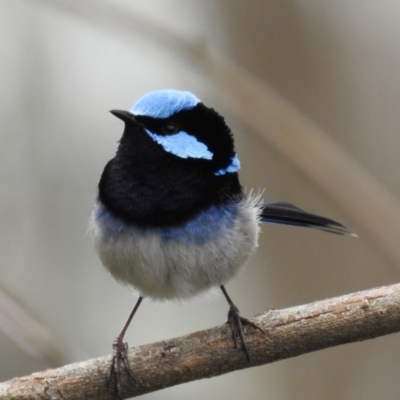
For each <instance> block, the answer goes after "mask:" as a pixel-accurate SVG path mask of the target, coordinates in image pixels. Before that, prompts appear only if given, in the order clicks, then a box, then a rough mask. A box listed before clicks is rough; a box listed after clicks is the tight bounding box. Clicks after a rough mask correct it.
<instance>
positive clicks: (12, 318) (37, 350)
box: [0, 286, 71, 367]
mask: <svg viewBox="0 0 400 400" xmlns="http://www.w3.org/2000/svg"><path fill="white" fill-rule="evenodd" d="M0 332H1V333H3V334H5V335H6V336H8V338H9V339H10V340H12V341H13V342H14V343H15V344H16V345H17V346H18V347H19V348H20V349H21V350H22V351H24V352H25V353H27V354H29V355H30V356H32V357H34V358H35V359H37V360H41V361H43V362H45V363H46V364H45V365H46V366H51V367H58V366H60V365H63V364H65V363H66V362H68V361H70V360H71V357H69V356H68V353H67V349H66V348H65V345H64V344H63V345H61V343H60V338H59V337H57V335H56V334H55V333H54V332H52V331H51V330H50V329H49V328H48V327H47V326H46V325H45V324H43V323H42V322H41V321H40V320H39V319H38V318H37V317H36V316H35V315H34V314H33V313H32V312H31V311H30V310H28V308H27V307H25V306H24V305H23V304H21V303H19V302H18V301H17V300H16V298H15V297H14V296H12V294H10V293H9V292H8V291H6V290H5V289H4V288H3V287H1V286H0ZM68 350H70V349H68Z"/></svg>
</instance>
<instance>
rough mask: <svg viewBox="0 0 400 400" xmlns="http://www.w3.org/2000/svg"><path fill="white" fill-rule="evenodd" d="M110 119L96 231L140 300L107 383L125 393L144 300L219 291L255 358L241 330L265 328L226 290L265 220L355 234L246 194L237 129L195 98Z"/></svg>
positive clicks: (162, 97)
mask: <svg viewBox="0 0 400 400" xmlns="http://www.w3.org/2000/svg"><path fill="white" fill-rule="evenodd" d="M111 113H112V114H113V115H115V116H116V117H117V118H119V119H121V120H122V121H123V122H124V123H125V130H124V133H123V135H122V138H121V140H120V143H119V146H118V150H117V153H116V155H115V157H114V158H113V159H112V160H111V161H109V162H108V164H107V165H106V167H105V169H104V171H103V174H102V176H101V180H100V183H99V192H98V198H97V201H96V204H95V208H94V211H93V215H92V220H91V227H92V233H93V238H94V243H95V247H96V249H97V252H98V254H99V256H100V259H101V261H102V262H103V264H104V265H105V267H106V268H107V269H108V271H109V272H110V273H111V275H112V276H113V277H114V278H116V279H117V280H118V281H121V282H122V283H125V284H129V285H131V286H133V287H134V288H135V289H136V290H137V291H138V293H139V296H140V297H139V299H138V301H137V303H136V305H135V307H134V309H133V310H132V313H131V315H130V316H129V318H128V321H127V322H126V324H125V326H124V328H123V330H122V331H121V333H120V334H119V335H118V336H117V338H116V340H115V341H114V343H113V360H112V365H111V370H110V377H111V378H115V379H116V381H117V382H116V385H117V390H118V393H119V391H120V387H119V379H118V377H119V375H120V373H121V369H120V366H121V365H120V364H121V363H124V364H125V367H126V368H127V370H128V372H129V373H130V369H129V365H128V363H127V359H126V357H125V351H126V349H125V344H124V343H123V337H124V334H125V332H126V329H127V328H128V325H129V323H130V321H131V319H132V317H133V315H134V314H135V312H136V310H137V309H138V307H139V305H140V303H141V301H142V299H143V298H144V297H147V298H151V299H157V300H169V299H187V298H190V297H192V296H195V295H197V294H199V293H202V292H205V291H207V290H209V289H212V288H214V287H218V286H219V287H220V288H221V289H222V292H223V294H224V296H225V298H226V300H227V301H228V303H229V307H230V309H229V313H228V322H229V324H230V327H231V329H232V335H233V338H234V340H235V343H236V341H237V340H238V339H240V341H241V343H242V345H243V349H244V351H245V354H246V356H247V358H248V359H249V349H248V348H247V346H246V342H245V337H244V333H243V329H242V325H245V324H247V325H251V326H252V327H254V328H258V327H257V326H256V325H255V324H253V323H251V322H250V321H249V320H247V319H245V318H242V317H241V316H240V315H239V310H238V308H237V307H236V306H235V305H234V303H233V302H232V300H231V299H230V297H229V296H228V294H227V292H226V290H225V286H224V285H225V284H226V283H227V282H228V281H229V280H230V279H231V278H233V277H234V276H235V275H236V273H237V272H238V271H239V269H240V268H241V267H242V266H243V265H244V264H245V263H246V261H247V260H248V258H249V257H250V256H251V254H252V253H253V252H254V250H255V249H256V247H257V241H258V234H259V223H260V222H271V223H278V224H286V225H296V226H303V227H311V228H317V229H321V230H324V231H327V232H332V233H337V234H347V233H349V232H348V230H347V229H346V228H345V227H344V226H343V225H341V224H339V223H337V222H335V221H333V220H331V219H328V218H324V217H320V216H317V215H313V214H309V213H307V212H305V211H303V210H301V209H300V208H297V207H295V206H293V205H292V204H289V203H286V202H282V201H263V200H261V199H260V198H259V196H255V195H252V194H245V193H244V192H243V189H242V187H241V185H240V183H239V178H238V170H239V168H240V162H239V159H238V157H237V155H236V152H235V148H234V141H233V136H232V133H231V131H230V129H229V128H228V126H227V125H226V123H225V121H224V118H223V117H222V116H220V115H219V114H218V113H217V112H216V111H215V110H213V109H212V108H208V107H206V106H205V105H204V104H203V103H202V102H201V101H200V100H199V99H198V98H197V97H196V96H194V95H193V94H192V93H190V92H186V91H179V90H159V91H153V92H150V93H147V94H146V95H144V96H143V97H142V98H140V99H139V100H138V101H137V102H136V103H135V104H134V105H133V106H132V108H131V109H130V111H119V110H113V111H111ZM258 329H260V328H258ZM260 331H262V330H261V329H260Z"/></svg>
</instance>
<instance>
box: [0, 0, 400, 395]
mask: <svg viewBox="0 0 400 400" xmlns="http://www.w3.org/2000/svg"><path fill="white" fill-rule="evenodd" d="M124 10H126V12H125V11H124ZM116 11H117V12H116ZM120 11H122V12H120ZM131 16H132V23H131V24H130V23H129V21H130V18H131ZM133 17H134V18H133ZM399 20H400V3H398V2H396V1H394V0H382V1H379V2H376V1H372V0H364V1H356V0H351V1H344V0H343V1H342V0H338V1H334V2H332V1H325V0H323V1H321V0H297V1H296V0H292V1H289V0H281V1H265V0H264V1H261V0H260V1H246V2H244V1H231V0H217V1H200V0H198V1H195V0H192V1H181V0H164V1H161V0H150V1H148V0H146V1H145V0H140V1H127V0H125V1H123V0H119V1H116V0H113V1H111V0H109V1H94V0H92V1H88V0H82V1H80V2H74V1H72V0H69V1H50V0H49V1H45V0H40V1H39V0H38V1H35V0H30V1H28V0H25V1H23V0H14V1H12V2H11V1H7V0H2V1H0V50H1V53H0V77H1V78H0V79H1V85H0V86H1V90H0V93H1V94H0V101H1V107H0V123H1V129H0V184H1V190H0V286H1V287H3V288H5V290H7V292H9V293H11V294H12V295H13V296H14V297H15V298H16V299H17V300H18V301H19V302H21V304H23V305H25V306H26V307H27V309H28V310H29V311H30V312H31V313H32V314H33V315H34V316H36V317H37V318H38V319H39V320H40V321H42V322H43V324H44V325H45V326H47V327H48V328H49V329H50V330H52V331H53V332H55V335H56V338H57V343H58V345H59V347H60V349H61V350H62V351H66V352H67V353H68V361H71V362H72V361H76V360H84V359H87V358H91V357H96V356H100V355H103V354H107V353H109V351H110V346H111V342H112V340H113V339H114V337H115V335H116V334H117V333H118V331H119V330H120V328H121V326H122V324H123V322H124V320H125V318H126V317H127V315H128V313H129V311H130V309H131V307H132V306H133V304H134V301H135V297H134V296H133V294H132V292H131V291H130V290H129V289H128V288H125V287H123V286H119V285H118V284H117V283H116V282H114V281H113V279H112V278H110V277H109V276H108V275H107V273H106V272H105V270H104V269H103V267H102V266H101V263H100V261H99V260H98V258H97V256H96V254H95V252H94V250H93V248H92V245H91V241H90V238H89V237H88V235H87V226H88V219H89V216H90V213H91V208H92V204H93V201H94V198H95V195H96V185H97V182H98V179H99V177H100V173H101V171H102V168H103V167H104V165H105V163H106V162H107V161H108V160H109V159H110V158H111V157H112V156H113V154H114V152H115V149H116V143H117V140H118V139H119V137H120V135H121V132H122V124H121V122H120V121H118V120H117V119H115V117H113V116H112V115H111V114H109V113H108V111H109V110H110V109H115V108H117V109H118V108H120V109H128V108H129V107H130V106H131V104H132V103H133V102H134V101H135V100H136V99H137V98H138V97H140V96H141V95H142V94H144V93H145V92H147V91H148V90H152V89H158V88H178V89H187V90H191V91H193V92H194V93H196V94H197V95H198V97H200V98H201V99H202V100H203V101H204V102H205V103H206V104H207V105H209V106H213V107H215V108H217V109H219V110H221V111H222V112H224V114H225V116H226V119H227V122H228V124H229V125H230V126H231V128H232V129H233V130H234V132H235V136H236V142H237V151H238V153H239V156H240V159H241V162H242V169H241V173H240V175H241V180H242V183H243V185H244V186H246V187H248V188H251V187H253V188H257V189H258V188H265V193H264V196H265V197H269V198H281V199H285V200H288V201H291V202H294V203H295V204H297V205H299V206H301V207H303V208H306V209H307V210H309V211H313V212H316V213H320V214H322V215H326V216H330V217H332V218H335V219H337V220H340V221H341V222H343V223H345V224H346V225H349V226H352V220H351V216H349V215H347V214H346V215H345V214H344V213H343V211H342V210H341V208H340V207H339V206H338V205H337V204H335V203H334V202H333V201H332V200H331V199H330V198H329V197H327V196H326V195H324V194H323V192H322V191H321V190H320V189H319V188H318V187H316V186H315V185H313V184H312V182H311V180H310V179H309V178H308V177H307V176H305V175H304V174H302V173H300V172H299V171H298V170H297V169H295V168H293V166H292V165H291V163H290V162H288V160H285V159H283V158H282V157H281V156H280V155H279V154H278V153H277V152H275V151H274V150H272V149H271V148H270V147H269V146H267V144H266V142H265V141H264V140H263V139H262V138H260V137H259V136H258V135H256V134H255V132H253V131H252V130H251V129H249V127H248V126H246V124H244V123H243V122H241V121H240V119H239V118H238V117H237V116H236V115H232V114H230V113H229V112H227V109H228V108H227V107H225V105H224V93H221V88H219V87H218V86H217V85H215V84H214V83H213V81H212V80H211V79H210V76H208V75H207V74H206V73H204V71H202V69H201V68H199V67H198V65H196V63H195V62H194V61H193V59H191V58H189V57H186V56H185V55H184V54H182V53H181V52H179V51H177V50H176V49H174V47H173V46H169V45H168V44H167V43H166V42H165V41H163V40H160V38H159V36H157V35H154V34H153V32H152V28H151V27H152V24H155V25H154V26H159V25H161V26H163V27H165V28H166V29H169V30H171V31H172V32H174V34H177V35H181V36H183V37H184V38H186V39H187V40H191V41H194V42H196V41H198V42H204V43H207V44H208V45H209V46H211V47H212V48H214V49H215V50H216V51H217V52H220V53H222V54H224V55H226V56H227V57H229V58H230V59H231V60H232V62H234V63H237V64H238V65H240V66H242V67H244V68H246V69H247V70H248V71H250V72H251V73H252V74H254V75H255V76H257V77H258V78H260V79H261V80H263V81H265V82H267V83H268V84H270V85H272V86H273V87H274V88H275V89H276V90H277V91H278V92H280V93H281V94H282V95H283V96H284V97H285V98H286V99H287V100H289V101H290V102H291V103H292V104H294V105H295V106H296V107H297V108H298V109H299V110H300V111H302V112H303V113H304V114H305V115H307V116H308V117H309V118H310V119H311V120H313V121H314V122H316V123H317V124H318V125H319V126H320V127H321V128H323V129H324V130H325V131H326V132H328V134H329V135H330V136H331V137H332V138H334V139H335V140H336V141H337V142H338V143H340V144H341V145H342V146H343V147H344V148H345V149H346V150H347V152H348V153H349V154H350V155H351V156H352V157H353V158H354V159H355V160H357V161H358V162H359V163H361V165H362V166H363V167H364V168H365V169H366V170H367V171H369V173H371V175H372V176H374V177H375V178H376V179H377V180H378V181H379V182H380V183H381V184H383V185H384V186H385V187H386V189H387V190H389V191H390V192H391V193H393V194H394V195H395V196H396V197H397V199H399V198H400V179H399V177H398V162H399V157H398V153H399V149H400V135H399V115H400V106H399V104H400V79H399V77H400V75H399V71H400V40H399V35H400V28H399ZM349 173H351V171H349ZM359 200H360V204H362V203H363V202H364V201H366V200H367V199H362V198H360V199H359ZM399 276H400V271H397V270H395V269H393V268H392V267H391V266H389V265H388V263H387V262H386V261H385V257H384V255H382V254H381V253H379V252H378V251H377V250H376V248H375V247H374V245H373V243H371V242H367V241H366V240H364V239H363V238H362V237H361V238H359V239H357V240H356V239H351V238H343V237H337V236H334V235H328V234H324V233H320V232H314V231H309V230H300V229H293V228H285V227H279V226H264V227H263V233H262V236H261V239H260V247H259V251H258V253H257V254H256V256H254V257H253V258H252V260H251V262H250V263H249V265H248V266H247V267H246V268H245V269H244V270H243V273H241V274H240V275H239V277H238V278H237V279H236V280H234V281H232V283H230V284H229V285H228V287H227V289H228V291H229V293H230V294H231V296H232V298H233V299H234V300H235V302H236V303H237V304H238V306H239V307H240V309H241V312H242V314H243V315H246V316H251V315H253V314H255V313H258V312H261V311H263V310H265V309H267V308H269V307H271V306H273V307H276V308H281V307H288V306H291V305H296V304H301V303H306V302H311V301H315V300H318V299H323V298H327V297H330V296H336V295H340V294H345V293H350V292H353V291H357V290H362V289H367V288H370V287H375V286H379V285H384V284H388V283H391V282H395V281H396V280H398V278H399ZM226 312H227V305H226V303H225V300H224V299H223V298H222V297H221V296H220V295H218V296H217V295H211V296H203V297H201V298H198V299H194V300H193V301H190V302H188V303H184V304H178V303H151V302H146V303H144V304H143V306H142V307H141V309H140V310H139V313H138V314H137V317H135V319H134V321H133V323H132V326H131V329H130V330H129V331H128V334H127V337H126V338H127V340H128V341H129V344H130V345H131V346H135V345H139V344H144V343H150V342H152V341H156V340H162V339H166V338H170V337H174V336H180V335H183V334H185V333H189V332H192V331H195V330H199V329H203V328H206V327H211V326H214V325H217V324H219V323H221V322H223V321H224V320H225V318H226ZM0 328H1V331H4V332H5V331H6V330H7V326H6V322H4V320H3V319H0ZM28 329H29V327H28ZM0 352H1V357H0V379H1V380H6V379H10V378H11V377H14V376H18V375H24V374H29V373H31V372H34V371H39V370H42V369H44V368H47V367H48V365H47V364H46V363H45V362H43V361H39V360H38V359H37V358H36V357H34V356H33V355H32V354H27V353H26V352H25V351H23V350H22V349H21V348H20V346H18V345H17V344H16V343H15V341H14V340H11V339H10V337H8V336H7V335H6V334H4V333H1V332H0ZM399 359H400V341H399V336H398V335H391V336H388V337H384V338H379V339H376V340H373V341H368V342H363V343H356V344H351V345H346V346H342V347H338V348H334V349H329V350H325V351H321V352H317V353H313V354H309V355H305V356H302V357H298V358H296V359H290V360H286V361H282V362H279V363H276V364H272V365H268V366H264V367H258V368H252V369H248V370H246V371H241V372H236V373H232V374H230V375H226V376H222V377H218V378H214V379H210V380H204V381H199V382H194V383H190V384H187V385H182V386H179V387H175V388H171V389H167V390H164V391H162V392H158V393H154V394H150V395H147V396H143V398H144V399H186V398H191V399H204V398H212V399H222V398H230V399H232V400H236V399H243V398H249V399H259V398H269V399H280V400H286V399H301V400H303V399H304V400H309V399H326V400H329V399H346V400H348V399H371V400H372V399H377V398H384V399H386V400H389V399H393V400H395V399H396V400H397V399H398V398H399V397H400V385H399V362H400V361H399Z"/></svg>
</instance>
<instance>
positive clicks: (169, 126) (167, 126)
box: [161, 122, 178, 135]
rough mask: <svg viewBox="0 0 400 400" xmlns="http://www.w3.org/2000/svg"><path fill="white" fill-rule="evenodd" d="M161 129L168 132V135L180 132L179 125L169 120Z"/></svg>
mask: <svg viewBox="0 0 400 400" xmlns="http://www.w3.org/2000/svg"><path fill="white" fill-rule="evenodd" d="M161 130H162V131H163V132H164V133H165V134H166V135H171V134H173V133H176V132H178V127H177V126H176V125H175V124H173V123H172V122H168V123H166V124H164V125H163V126H162V127H161Z"/></svg>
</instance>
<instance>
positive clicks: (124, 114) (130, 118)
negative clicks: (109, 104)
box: [110, 110, 136, 123]
mask: <svg viewBox="0 0 400 400" xmlns="http://www.w3.org/2000/svg"><path fill="white" fill-rule="evenodd" d="M110 113H111V114H112V115H115V116H116V117H117V118H119V119H121V120H122V121H124V122H125V123H128V122H136V119H135V116H134V115H133V114H132V113H130V112H129V111H122V110H111V111H110Z"/></svg>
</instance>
